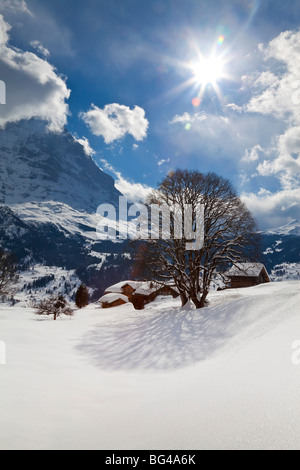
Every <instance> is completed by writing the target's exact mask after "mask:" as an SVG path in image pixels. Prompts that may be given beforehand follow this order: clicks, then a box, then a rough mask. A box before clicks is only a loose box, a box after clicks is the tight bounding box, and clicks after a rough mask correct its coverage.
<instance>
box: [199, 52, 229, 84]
mask: <svg viewBox="0 0 300 470" xmlns="http://www.w3.org/2000/svg"><path fill="white" fill-rule="evenodd" d="M191 70H192V72H193V74H194V80H195V82H197V83H199V84H202V85H208V84H210V83H211V84H214V83H216V82H217V81H218V80H220V79H221V78H222V77H223V76H224V70H223V63H222V60H221V59H220V58H219V57H213V56H211V57H209V58H204V57H203V58H201V59H200V60H199V61H197V62H192V63H191Z"/></svg>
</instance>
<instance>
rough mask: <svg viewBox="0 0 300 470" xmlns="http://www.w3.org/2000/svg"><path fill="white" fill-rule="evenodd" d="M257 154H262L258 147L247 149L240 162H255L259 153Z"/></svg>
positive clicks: (261, 149)
mask: <svg viewBox="0 0 300 470" xmlns="http://www.w3.org/2000/svg"><path fill="white" fill-rule="evenodd" d="M258 152H263V148H262V147H261V146H260V145H255V146H254V147H252V148H251V149H247V150H246V152H245V154H244V156H243V158H242V161H244V162H255V161H257V160H258V159H259V153H258Z"/></svg>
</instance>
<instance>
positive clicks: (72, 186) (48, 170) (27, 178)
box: [0, 120, 121, 214]
mask: <svg viewBox="0 0 300 470" xmlns="http://www.w3.org/2000/svg"><path fill="white" fill-rule="evenodd" d="M0 155H1V161H0V200H1V202H3V203H5V204H7V205H9V206H12V205H18V204H25V203H30V204H31V203H32V202H34V203H38V202H40V203H44V202H46V201H52V202H58V203H62V204H67V205H69V206H70V207H72V208H73V209H76V210H80V211H85V212H88V213H90V214H92V213H95V212H96V210H97V207H98V205H99V204H102V203H110V204H114V205H116V204H117V203H118V198H119V196H120V195H121V193H120V192H119V191H118V190H117V189H116V188H115V186H114V180H113V178H111V177H110V176H108V175H107V174H106V173H104V172H103V171H102V170H101V169H100V168H99V167H98V166H97V165H96V164H95V162H94V161H93V160H92V158H91V157H88V156H87V155H86V154H85V153H84V150H83V147H82V145H80V144H79V143H78V142H76V141H75V139H74V138H73V136H72V135H71V134H70V133H69V132H67V131H64V132H63V133H62V134H54V133H50V132H47V130H46V128H45V124H44V123H43V122H42V121H39V120H30V121H21V122H19V123H17V124H8V125H7V127H6V128H5V129H2V130H0Z"/></svg>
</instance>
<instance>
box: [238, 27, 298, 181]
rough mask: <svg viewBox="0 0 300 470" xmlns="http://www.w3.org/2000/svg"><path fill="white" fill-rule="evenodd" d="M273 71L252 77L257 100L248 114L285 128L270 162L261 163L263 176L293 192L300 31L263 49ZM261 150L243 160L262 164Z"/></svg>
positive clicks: (270, 152)
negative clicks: (259, 156)
mask: <svg viewBox="0 0 300 470" xmlns="http://www.w3.org/2000/svg"><path fill="white" fill-rule="evenodd" d="M259 49H260V51H261V53H262V54H263V58H264V61H265V63H267V64H268V66H269V70H267V71H266V70H264V71H262V72H261V73H257V72H255V73H254V74H253V76H252V77H248V83H249V84H250V85H249V86H250V89H251V90H254V96H253V97H252V98H251V99H250V101H249V102H248V103H247V104H246V105H245V106H244V111H245V112H249V113H259V114H262V115H266V116H267V115H270V116H272V118H273V119H277V121H278V122H280V123H281V124H282V130H281V133H280V134H278V135H277V136H276V135H275V136H274V137H273V142H272V147H270V148H269V149H267V150H266V151H265V155H269V158H268V159H265V160H264V161H263V162H260V163H259V165H258V167H257V171H258V174H259V175H260V176H271V175H273V176H276V177H277V178H278V179H279V181H280V183H281V186H282V190H293V189H296V188H298V187H299V183H300V108H299V103H300V99H299V96H300V91H299V90H298V88H299V89H300V80H299V77H300V31H285V32H283V33H281V34H280V35H279V36H278V37H276V38H275V39H273V40H272V41H271V42H270V43H269V44H268V45H267V46H266V47H263V46H262V45H260V48H259ZM257 150H258V151H261V149H260V148H259V146H257V145H256V146H255V147H253V148H252V149H251V150H247V151H246V154H245V155H244V157H243V160H244V161H245V160H252V161H255V160H258V153H257Z"/></svg>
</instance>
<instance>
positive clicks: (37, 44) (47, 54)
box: [30, 41, 50, 58]
mask: <svg viewBox="0 0 300 470" xmlns="http://www.w3.org/2000/svg"><path fill="white" fill-rule="evenodd" d="M30 45H31V47H33V49H35V50H36V51H37V52H39V53H40V54H41V55H42V56H43V57H46V58H48V57H50V52H49V51H48V49H46V48H45V47H44V46H43V45H42V43H40V41H31V43H30Z"/></svg>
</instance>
